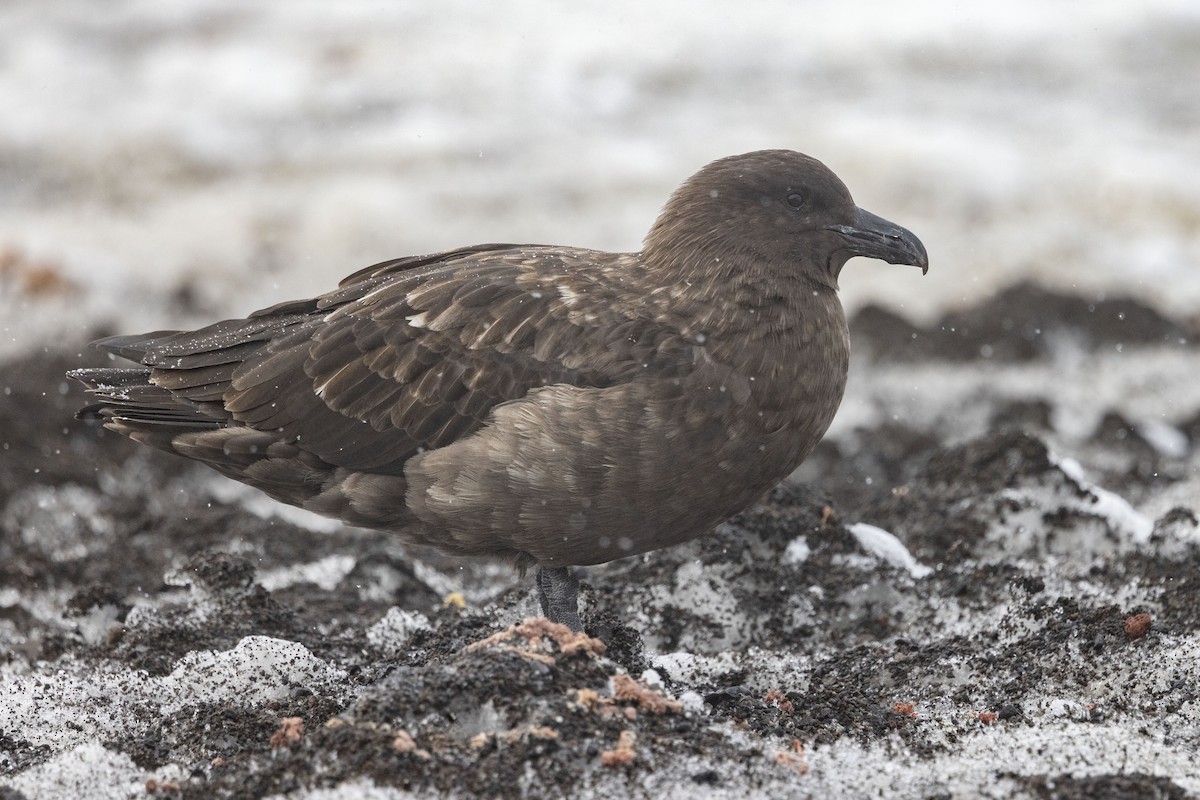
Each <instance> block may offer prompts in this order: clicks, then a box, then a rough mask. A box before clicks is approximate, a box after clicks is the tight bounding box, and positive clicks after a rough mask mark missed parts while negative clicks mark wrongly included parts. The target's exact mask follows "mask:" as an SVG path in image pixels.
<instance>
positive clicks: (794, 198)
mask: <svg viewBox="0 0 1200 800" xmlns="http://www.w3.org/2000/svg"><path fill="white" fill-rule="evenodd" d="M787 204H788V205H789V206H791V207H792V208H800V206H802V205H804V195H802V194H798V193H797V192H792V193H791V194H789V195H788V196H787Z"/></svg>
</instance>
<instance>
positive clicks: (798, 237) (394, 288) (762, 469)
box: [72, 150, 927, 627]
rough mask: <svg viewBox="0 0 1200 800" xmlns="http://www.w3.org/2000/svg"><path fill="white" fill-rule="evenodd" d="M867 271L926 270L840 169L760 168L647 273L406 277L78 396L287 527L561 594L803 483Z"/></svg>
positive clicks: (207, 342)
mask: <svg viewBox="0 0 1200 800" xmlns="http://www.w3.org/2000/svg"><path fill="white" fill-rule="evenodd" d="M854 255H866V256H871V257H876V258H883V259H885V260H888V261H892V262H896V263H906V264H914V265H918V266H921V267H922V268H924V267H926V265H927V259H926V255H925V251H924V248H923V247H922V246H921V244H920V242H919V241H918V240H917V239H916V238H915V237H914V236H913V235H912V234H911V233H909V232H908V231H906V230H904V229H903V228H899V227H897V226H895V225H892V224H891V223H888V222H886V221H885V220H882V219H880V218H878V217H874V216H873V215H871V214H868V213H867V212H864V211H862V210H860V209H857V208H856V207H855V205H854V202H853V201H852V200H851V197H850V194H849V192H848V191H847V190H846V188H845V186H844V185H843V184H842V182H841V181H840V180H838V178H837V177H836V176H835V175H834V174H833V173H832V172H830V171H829V170H828V169H826V168H825V167H824V166H823V165H821V164H820V163H819V162H817V161H815V160H813V159H811V158H808V157H807V156H803V155H800V154H798V153H793V152H790V151H782V150H776V151H762V152H756V153H749V154H746V155H742V156H733V157H731V158H726V159H722V160H720V161H717V162H714V163H712V164H710V165H708V166H707V167H705V168H704V169H703V170H701V171H700V172H699V173H697V174H696V175H695V176H693V177H692V178H691V179H689V180H688V181H687V182H685V183H684V184H683V186H681V187H680V189H679V190H678V191H676V193H675V194H674V195H673V196H672V198H671V200H670V201H669V202H668V203H667V206H666V207H665V208H664V210H663V212H662V214H661V215H660V217H659V219H658V220H657V222H656V223H655V224H654V226H653V228H652V229H651V230H650V232H649V234H648V235H647V237H646V240H645V243H644V247H643V249H642V251H641V252H638V253H604V252H597V251H593V250H584V249H579V248H571V247H547V246H540V245H512V244H488V245H478V246H474V247H464V248H460V249H458V250H450V251H447V252H444V253H438V254H435V255H427V256H417V257H410V258H401V259H396V260H394V261H387V262H384V263H382V264H377V265H375V266H373V267H369V268H367V269H365V270H362V271H360V272H357V273H355V274H354V275H351V276H350V277H349V278H347V279H345V280H344V281H342V283H341V285H340V287H339V288H338V289H336V290H335V291H333V292H330V293H328V294H325V295H322V296H320V297H317V298H315V299H311V300H301V301H296V302H289V303H282V304H280V305H277V306H274V307H272V308H269V309H265V310H263V311H259V312H256V313H254V314H252V315H251V316H250V317H249V318H247V319H234V320H226V321H224V322H218V323H216V324H214V325H210V326H208V327H206V328H202V329H200V330H197V331H164V332H158V333H152V334H146V335H141V336H123V337H114V338H110V339H105V340H102V341H100V342H97V345H98V346H99V347H101V348H102V349H105V350H108V351H109V352H112V353H116V354H118V355H121V356H124V357H126V358H128V359H131V360H133V361H136V362H138V363H139V364H140V365H142V366H141V368H136V369H85V370H78V371H76V372H74V373H72V376H73V377H75V378H77V379H79V380H81V381H82V382H84V383H85V384H87V386H88V387H89V389H90V391H91V392H92V393H93V394H94V395H96V396H97V397H98V398H99V402H98V403H96V404H94V405H92V406H89V407H87V408H86V409H84V410H83V411H81V412H80V413H81V416H84V417H91V418H99V419H101V420H103V422H104V424H105V425H106V426H107V427H109V428H111V429H113V430H115V431H117V432H119V433H122V434H124V435H126V436H129V437H130V438H133V439H135V440H137V441H140V442H143V443H145V444H149V445H152V446H154V447H157V448H159V449H162V450H166V451H167V452H172V453H177V454H180V455H183V456H187V457H188V458H192V459H195V460H197V461H201V462H203V463H205V464H208V465H209V466H211V467H213V468H214V469H216V470H218V471H219V472H221V473H223V474H225V475H227V476H229V477H231V478H234V479H236V480H239V481H242V482H244V483H247V484H249V485H251V486H254V487H256V488H259V489H261V490H263V491H264V492H266V493H267V494H269V495H271V496H272V497H274V498H276V499H278V500H281V501H283V502H286V503H291V504H294V505H297V506H301V507H303V508H307V509H310V510H312V511H316V512H319V513H322V514H327V515H330V516H333V517H337V518H340V519H342V520H344V521H346V522H348V523H350V524H353V525H362V526H368V527H377V528H386V529H390V530H394V531H396V532H397V533H398V534H399V535H401V536H403V537H404V538H405V539H407V540H409V541H412V542H417V543H420V544H427V545H433V546H435V547H438V548H440V549H442V550H446V551H450V552H453V553H460V554H464V555H490V556H501V557H504V558H507V559H510V560H511V561H512V562H514V563H515V564H517V565H519V566H521V567H527V566H531V565H535V564H536V565H540V566H541V567H543V568H551V569H555V570H558V569H559V568H562V567H565V566H569V565H583V564H596V563H600V562H604V561H608V560H611V559H614V558H618V557H621V556H626V555H632V554H635V553H642V552H645V551H648V550H653V549H657V548H660V547H665V546H668V545H672V544H676V543H678V542H682V541H685V540H688V539H691V538H693V537H695V536H697V535H700V534H703V533H705V532H706V531H709V530H711V529H712V528H713V527H714V526H715V525H716V524H718V523H719V522H721V521H722V520H724V519H726V518H728V517H729V516H731V515H733V514H735V513H737V512H738V511H740V510H741V509H743V508H745V507H746V506H747V505H749V504H750V503H752V502H753V501H754V500H755V499H756V498H757V497H758V496H760V495H761V494H762V493H763V492H764V491H766V490H767V489H769V488H770V487H771V486H772V485H773V484H774V483H776V482H777V481H779V480H780V479H781V478H783V477H784V476H786V475H787V474H788V473H789V472H791V471H792V470H793V469H795V467H796V466H797V465H798V464H799V463H800V462H801V461H802V460H803V459H804V457H805V456H807V455H808V453H809V452H810V451H811V450H812V448H813V447H814V446H815V445H816V443H817V441H818V440H819V439H820V437H821V436H822V434H823V433H824V432H825V430H826V428H827V427H828V426H829V423H830V421H831V420H832V419H833V415H834V412H835V411H836V410H837V407H838V404H839V402H840V400H841V397H842V390H843V388H844V386H845V381H846V369H847V358H848V353H849V344H848V337H847V331H846V323H845V319H844V316H843V314H842V309H841V305H840V304H839V302H838V299H837V294H836V289H837V278H838V274H839V272H840V270H841V267H842V265H843V264H844V263H845V262H846V260H848V259H849V258H850V257H851V256H854ZM564 576H566V572H565V570H559V571H557V572H552V573H550V575H549V580H550V583H551V584H552V585H550V586H549V588H547V586H546V584H544V583H543V584H542V588H543V604H544V606H546V608H547V611H548V613H551V614H552V615H555V616H558V617H560V618H563V619H565V620H566V621H567V622H568V623H569V624H572V625H573V627H578V618H577V617H574V618H571V614H573V613H574V611H573V604H574V596H573V587H570V586H568V587H566V588H565V589H563V591H564V592H566V594H564V595H563V597H562V598H559V599H560V600H563V603H566V605H563V603H558V604H556V603H555V602H550V604H549V605H548V606H547V605H546V604H547V597H546V594H547V592H549V593H550V594H551V595H554V592H555V585H557V584H555V583H554V581H555V580H558V579H563V580H569V579H567V578H564ZM551 600H552V601H553V600H554V598H553V597H552V598H551ZM567 600H569V603H568V602H566V601H567ZM567 606H569V608H568V607H567Z"/></svg>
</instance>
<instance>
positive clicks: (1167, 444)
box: [1136, 419, 1190, 458]
mask: <svg viewBox="0 0 1200 800" xmlns="http://www.w3.org/2000/svg"><path fill="white" fill-rule="evenodd" d="M1136 427H1137V431H1138V433H1139V434H1141V436H1142V438H1143V439H1145V440H1146V441H1147V442H1149V443H1150V446H1151V447H1153V448H1154V449H1155V450H1156V451H1158V453H1159V455H1163V456H1166V457H1167V458H1185V457H1186V456H1187V454H1188V450H1189V449H1190V445H1189V444H1188V437H1187V434H1185V433H1184V432H1183V431H1181V430H1179V428H1176V427H1175V426H1174V425H1169V424H1167V423H1166V422H1163V421H1162V420H1161V419H1144V420H1142V421H1141V422H1139V423H1137V426H1136Z"/></svg>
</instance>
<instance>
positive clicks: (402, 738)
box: [392, 730, 431, 761]
mask: <svg viewBox="0 0 1200 800" xmlns="http://www.w3.org/2000/svg"><path fill="white" fill-rule="evenodd" d="M392 749H393V750H395V751H396V752H397V753H412V754H413V755H414V756H416V757H417V758H420V759H424V760H425V761H428V760H429V759H430V758H431V756H430V755H429V751H428V750H425V749H424V748H421V747H417V742H416V740H415V739H413V737H412V736H411V735H410V734H409V732H408V731H403V730H401V731H396V735H395V736H394V737H392Z"/></svg>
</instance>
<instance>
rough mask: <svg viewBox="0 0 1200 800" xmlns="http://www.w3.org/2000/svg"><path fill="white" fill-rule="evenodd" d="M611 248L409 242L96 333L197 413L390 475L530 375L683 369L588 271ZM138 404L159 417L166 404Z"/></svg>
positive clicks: (539, 382) (653, 331) (686, 358)
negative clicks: (227, 304) (413, 249)
mask: <svg viewBox="0 0 1200 800" xmlns="http://www.w3.org/2000/svg"><path fill="white" fill-rule="evenodd" d="M619 258H636V256H621V255H611V254H605V253H596V252H593V251H587V250H561V249H555V250H551V249H549V248H539V247H536V246H531V245H480V246H477V247H474V248H461V249H459V250H451V251H447V252H446V253H442V254H435V255H431V256H414V257H412V258H408V259H397V260H395V261H390V262H383V263H382V264H377V265H374V266H372V267H368V268H367V269H365V270H361V271H360V272H358V273H355V274H354V275H352V276H350V277H349V278H347V279H346V280H345V281H343V282H342V284H341V286H340V287H339V288H338V289H337V290H335V291H333V292H330V293H328V294H326V295H323V296H321V297H318V298H314V299H312V300H301V301H294V302H288V303H281V304H278V305H276V306H273V307H271V308H269V309H264V310H262V311H259V312H256V313H255V314H254V315H252V316H251V317H249V318H247V319H242V320H226V321H224V322H219V323H216V324H214V325H210V326H208V327H207V328H202V329H200V330H198V331H190V332H188V331H185V332H174V331H163V332H158V333H156V334H153V335H150V336H149V337H143V338H140V339H139V338H138V337H117V338H114V339H111V340H106V344H105V345H104V346H105V347H107V349H109V350H111V351H113V352H118V353H121V354H122V355H130V356H135V357H137V359H138V360H140V361H141V362H142V363H143V364H144V365H146V366H148V367H151V370H150V380H151V382H152V383H153V384H154V385H155V386H157V387H161V388H162V389H166V390H168V391H169V392H171V393H172V394H173V395H176V396H178V397H179V398H182V399H184V400H188V401H192V402H193V403H199V404H204V405H205V407H206V408H207V407H208V406H213V407H214V408H211V409H208V410H207V411H205V414H206V415H208V416H207V418H208V419H210V420H213V421H216V422H220V421H221V420H224V424H228V425H240V426H246V427H249V428H253V429H256V430H259V431H263V432H265V433H269V434H271V436H272V440H273V441H276V442H279V443H281V446H283V445H286V446H288V447H295V448H299V449H300V450H301V451H304V452H306V453H309V454H312V455H313V456H315V457H317V458H319V459H321V460H322V461H323V462H326V463H328V464H330V465H333V466H335V467H345V468H349V469H354V470H367V471H375V472H381V473H387V474H396V475H399V474H402V472H403V465H404V462H405V461H407V460H408V458H410V457H411V456H412V455H414V454H415V453H416V452H418V450H419V449H420V448H425V449H433V448H437V447H441V446H444V445H447V444H449V443H451V442H453V441H455V440H457V439H460V438H462V437H463V436H467V435H469V434H470V433H472V432H473V431H475V430H477V429H478V428H479V427H480V426H481V425H482V424H483V423H484V421H485V420H486V419H487V418H488V415H489V413H490V412H491V410H492V409H493V408H494V407H495V406H496V405H498V404H500V403H503V402H506V401H509V400H513V399H517V398H520V397H523V396H525V395H526V394H527V393H528V392H529V391H531V390H533V389H535V388H537V387H541V386H546V385H550V384H556V383H558V384H570V385H573V386H578V387H596V388H602V387H605V386H610V385H612V384H614V383H616V382H619V381H623V380H628V379H630V378H631V377H633V376H635V375H636V374H638V373H639V372H640V371H641V370H642V369H643V368H644V366H643V365H644V364H646V363H648V362H649V361H656V360H662V359H664V358H666V359H671V360H673V361H678V362H679V364H678V365H676V367H675V368H677V369H684V368H686V367H685V366H683V365H685V364H686V363H690V355H689V351H688V350H687V345H686V343H685V342H684V341H683V339H682V337H681V336H680V335H679V334H677V333H675V332H673V331H671V330H668V329H666V328H663V327H662V325H660V324H658V323H656V322H655V321H654V320H653V319H651V318H650V317H649V316H647V315H641V316H639V315H638V314H636V313H633V312H630V311H629V310H628V309H629V308H630V307H631V306H632V305H636V304H634V303H630V302H625V303H619V302H615V301H616V300H617V299H620V298H618V297H617V295H616V294H614V290H613V289H611V288H601V287H600V284H599V282H598V281H594V280H592V279H591V278H590V277H589V275H590V274H592V273H593V272H594V271H595V270H597V269H599V268H601V267H603V266H604V259H619ZM626 300H628V298H626ZM622 309H625V310H622ZM218 400H219V401H220V405H219V406H218V405H217V404H216V403H215V402H214V401H218ZM182 407H184V408H186V406H182ZM145 413H146V416H147V418H150V419H153V420H154V421H155V422H163V423H170V422H172V421H174V419H175V416H176V413H177V412H176V411H175V410H174V407H173V406H168V407H154V406H148V407H147V409H146V412H145ZM214 415H215V416H214ZM180 416H181V417H182V416H186V415H185V414H182V413H180ZM181 423H182V420H181ZM289 480H291V478H289Z"/></svg>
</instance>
